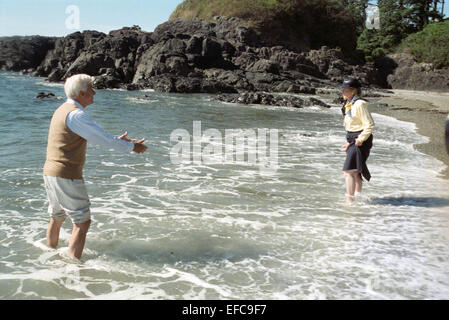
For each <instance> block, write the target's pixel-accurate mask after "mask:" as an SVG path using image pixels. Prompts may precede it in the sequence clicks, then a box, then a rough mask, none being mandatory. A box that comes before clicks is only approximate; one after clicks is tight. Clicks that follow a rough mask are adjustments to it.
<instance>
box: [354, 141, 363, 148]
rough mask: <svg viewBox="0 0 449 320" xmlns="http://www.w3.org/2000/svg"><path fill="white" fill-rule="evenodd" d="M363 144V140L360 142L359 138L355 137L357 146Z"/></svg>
mask: <svg viewBox="0 0 449 320" xmlns="http://www.w3.org/2000/svg"><path fill="white" fill-rule="evenodd" d="M362 144H363V142H360V140H359V139H355V145H356V146H357V147H361V146H362Z"/></svg>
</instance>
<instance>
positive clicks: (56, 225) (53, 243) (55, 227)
mask: <svg viewBox="0 0 449 320" xmlns="http://www.w3.org/2000/svg"><path fill="white" fill-rule="evenodd" d="M63 222H64V220H56V219H54V218H50V223H49V224H48V228H47V243H48V246H49V247H50V248H56V247H57V246H58V241H59V231H60V230H61V226H62V223H63Z"/></svg>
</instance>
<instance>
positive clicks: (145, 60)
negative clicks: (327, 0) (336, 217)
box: [0, 17, 377, 94]
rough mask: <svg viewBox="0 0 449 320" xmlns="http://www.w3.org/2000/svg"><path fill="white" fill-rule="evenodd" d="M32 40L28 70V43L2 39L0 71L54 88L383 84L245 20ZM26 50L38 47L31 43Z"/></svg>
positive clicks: (333, 56)
mask: <svg viewBox="0 0 449 320" xmlns="http://www.w3.org/2000/svg"><path fill="white" fill-rule="evenodd" d="M27 41H31V43H35V46H36V47H37V48H39V50H38V53H36V55H35V57H34V58H33V61H32V62H29V63H22V64H20V63H19V61H27V60H26V57H28V56H30V57H31V55H29V53H28V51H29V50H28V51H27V50H24V49H23V48H22V47H21V42H20V41H19V42H15V44H14V46H13V45H10V44H9V45H8V44H6V43H8V40H6V41H5V40H0V46H2V47H7V48H9V49H8V50H7V51H5V52H3V51H2V54H1V59H0V66H2V67H3V68H4V69H7V70H14V71H18V70H21V71H23V72H25V73H27V74H31V75H34V76H41V77H47V78H48V80H49V81H64V80H65V79H66V78H67V77H69V76H71V75H73V74H76V73H88V74H90V75H92V76H95V78H96V81H95V86H96V88H118V87H124V88H126V89H129V90H136V89H142V88H152V89H155V90H157V91H164V92H184V93H196V92H207V93H237V92H248V91H252V92H256V91H265V92H287V93H303V94H314V93H315V90H316V88H317V87H332V86H335V84H336V82H340V81H341V80H342V78H343V77H345V76H354V77H358V78H360V80H361V81H362V83H363V84H364V85H366V86H368V85H373V84H374V85H375V84H377V78H376V71H375V70H374V69H373V68H369V67H366V66H362V65H360V64H358V63H357V62H354V61H350V60H348V59H345V57H344V56H343V54H342V53H341V51H340V50H337V49H329V48H327V47H323V48H321V49H320V50H312V51H310V52H302V53H298V52H293V51H289V50H287V49H285V48H284V47H281V46H273V47H266V46H263V45H262V43H261V42H260V39H259V38H258V35H257V33H256V32H255V31H253V30H251V29H248V28H246V27H244V26H243V25H242V20H240V19H237V18H224V17H215V22H208V21H203V20H199V19H193V20H172V21H169V22H166V23H163V24H161V25H159V26H158V27H157V28H156V29H155V30H154V32H152V33H149V32H144V31H142V30H140V28H138V27H132V28H123V29H120V30H114V31H111V32H110V33H109V34H104V33H102V32H97V31H84V32H82V33H81V32H76V33H73V34H70V35H68V36H66V37H63V38H58V39H53V38H51V39H50V38H42V37H40V38H33V39H32V40H27ZM23 45H24V47H26V48H28V47H30V44H29V42H26V41H25V42H23ZM30 48H33V46H32V45H31V47H30ZM30 50H31V49H30Z"/></svg>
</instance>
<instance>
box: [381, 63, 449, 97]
mask: <svg viewBox="0 0 449 320" xmlns="http://www.w3.org/2000/svg"><path fill="white" fill-rule="evenodd" d="M376 67H377V68H378V69H379V76H380V78H381V84H382V85H383V87H386V88H390V89H408V90H432V91H445V92H447V91H448V90H449V68H444V69H436V68H435V67H434V66H433V64H431V63H418V62H416V60H415V59H414V58H413V57H412V56H410V55H407V54H393V55H388V56H386V57H383V58H380V59H378V60H377V61H376Z"/></svg>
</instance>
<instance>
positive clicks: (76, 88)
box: [64, 74, 95, 99]
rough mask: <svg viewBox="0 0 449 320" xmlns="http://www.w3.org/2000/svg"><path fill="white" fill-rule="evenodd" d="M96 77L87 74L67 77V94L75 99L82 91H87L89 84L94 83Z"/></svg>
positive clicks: (65, 85) (65, 86) (65, 89)
mask: <svg viewBox="0 0 449 320" xmlns="http://www.w3.org/2000/svg"><path fill="white" fill-rule="evenodd" d="M94 79H95V78H94V77H91V76H89V75H87V74H75V75H74V76H71V77H69V78H67V80H66V81H65V84H64V91H65V95H66V96H67V98H69V99H75V98H77V97H78V96H79V94H80V92H81V91H86V90H87V89H88V88H89V84H93V83H94Z"/></svg>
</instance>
